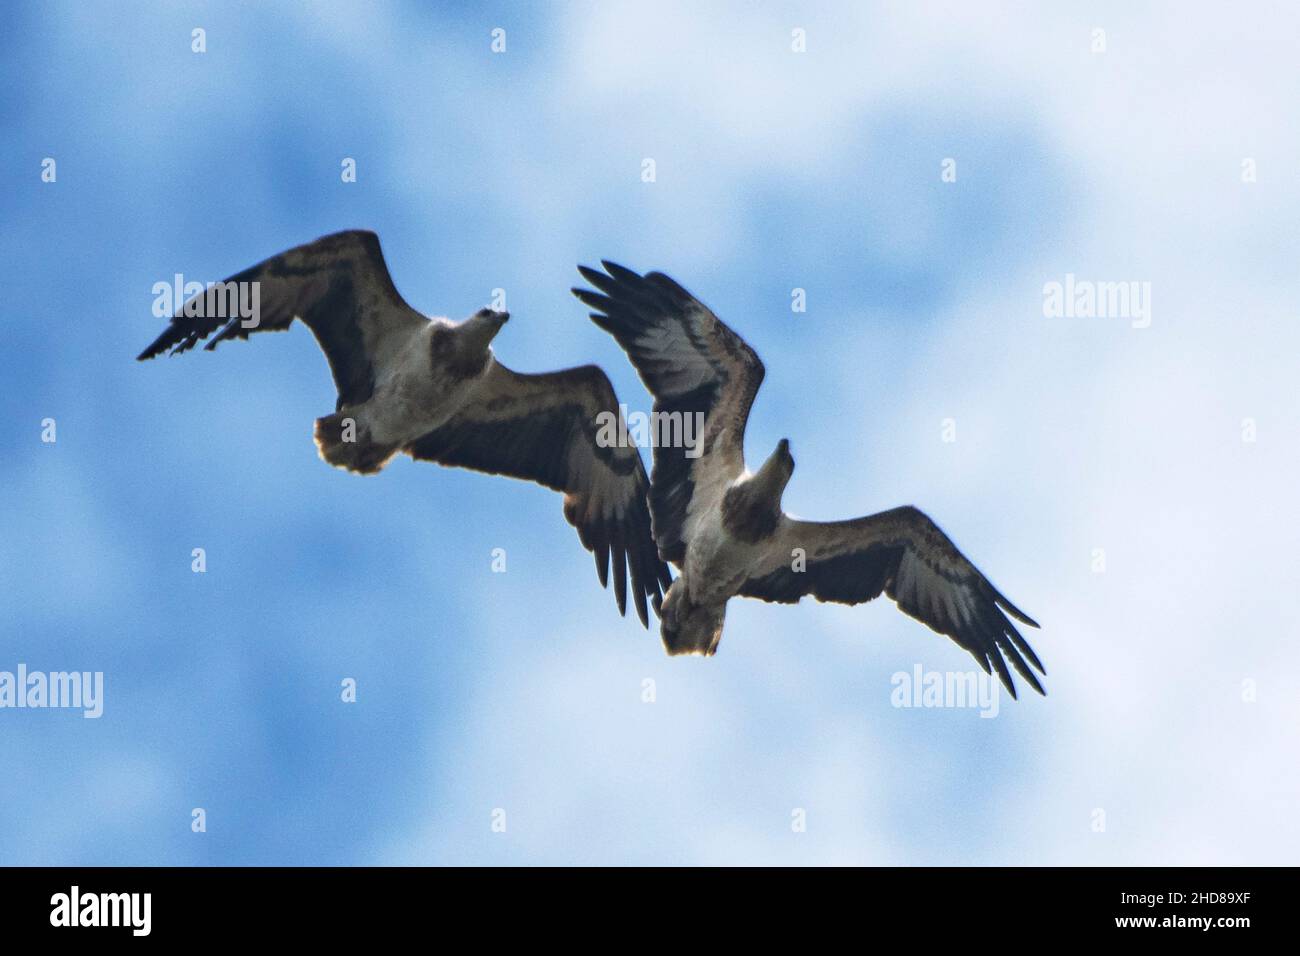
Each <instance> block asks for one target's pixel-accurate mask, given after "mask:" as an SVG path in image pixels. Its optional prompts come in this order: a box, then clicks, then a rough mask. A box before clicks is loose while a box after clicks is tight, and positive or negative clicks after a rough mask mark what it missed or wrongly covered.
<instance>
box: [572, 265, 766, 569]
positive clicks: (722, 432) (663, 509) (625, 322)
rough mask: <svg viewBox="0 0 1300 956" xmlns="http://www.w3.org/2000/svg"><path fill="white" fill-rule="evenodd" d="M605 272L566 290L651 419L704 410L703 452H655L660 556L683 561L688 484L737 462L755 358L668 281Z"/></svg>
mask: <svg viewBox="0 0 1300 956" xmlns="http://www.w3.org/2000/svg"><path fill="white" fill-rule="evenodd" d="M602 265H603V266H604V267H605V272H598V271H597V270H595V269H589V268H587V267H586V266H579V267H578V271H579V272H580V273H582V276H583V278H585V279H586V280H587V281H588V282H590V283H591V284H592V285H593V286H595V288H596V289H598V290H599V292H593V291H592V290H590V289H574V290H573V294H574V295H575V296H577V297H578V298H579V299H580V300H581V301H582V302H583V303H585V304H586V305H588V306H590V307H591V308H592V309H593V310H594V311H593V312H592V313H591V318H592V320H593V321H594V322H595V323H596V324H597V325H598V326H600V327H601V328H602V329H604V330H605V331H607V332H609V333H610V334H611V335H613V336H614V338H615V339H616V340H617V341H618V343H619V345H621V346H622V347H623V349H624V351H625V352H627V355H628V358H629V359H631V361H632V364H633V366H635V367H636V370H637V373H638V374H639V375H640V376H641V381H643V382H644V383H645V386H646V388H648V389H649V390H650V394H651V395H653V396H654V399H655V405H654V411H655V412H656V413H658V414H659V415H697V414H698V415H702V416H703V417H704V430H703V435H702V438H703V442H704V451H703V453H702V454H701V455H699V456H698V457H690V456H688V455H687V454H686V452H687V449H686V448H685V447H667V446H657V447H656V448H655V450H654V471H653V472H652V476H651V477H652V481H651V492H650V509H651V514H652V516H653V519H654V534H655V540H656V541H657V542H658V545H659V554H660V555H661V556H662V557H663V558H664V559H665V560H668V561H675V562H677V563H679V564H680V563H681V562H682V560H683V559H684V557H685V552H686V538H687V537H688V531H687V528H686V524H687V519H688V513H689V510H690V506H691V501H692V497H693V495H694V494H695V490H696V487H697V486H698V485H700V484H702V483H708V484H709V485H710V486H711V487H719V488H720V487H723V486H725V484H726V483H727V482H729V481H730V480H731V479H732V478H734V477H735V476H737V475H739V474H740V473H741V472H742V471H743V470H744V467H745V462H744V437H745V423H746V422H747V421H748V419H749V409H750V406H751V405H752V404H753V402H754V396H755V394H756V393H757V392H758V388H759V385H761V384H762V381H763V372H764V370H763V363H762V362H761V361H759V358H758V356H757V355H756V354H755V353H754V350H753V349H751V348H750V347H749V345H747V344H746V343H745V341H744V339H742V338H741V337H740V336H739V335H737V334H736V333H735V332H733V331H732V330H731V329H730V328H728V327H727V326H726V325H725V324H724V323H723V322H722V320H721V319H719V318H718V317H717V316H716V315H714V314H713V312H711V311H710V310H709V308H708V307H707V306H705V305H704V303H702V302H700V300H699V299H697V298H695V296H693V295H691V293H689V292H688V291H686V290H685V289H684V288H682V287H681V286H680V285H678V284H677V283H676V282H674V281H673V280H672V279H670V278H669V277H668V276H666V275H664V274H662V273H659V272H651V273H649V274H647V275H645V276H641V275H638V274H637V273H635V272H633V271H632V270H630V269H625V268H624V267H623V266H620V265H617V264H616V263H613V262H602Z"/></svg>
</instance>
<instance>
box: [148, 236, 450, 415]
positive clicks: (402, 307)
mask: <svg viewBox="0 0 1300 956" xmlns="http://www.w3.org/2000/svg"><path fill="white" fill-rule="evenodd" d="M241 284H246V285H244V286H243V290H242V292H241V291H240V286H241ZM254 289H255V292H254V291H253V290H254ZM232 295H242V301H243V302H244V303H245V304H253V303H255V304H256V306H257V310H256V314H255V315H254V316H253V317H252V318H245V317H244V316H242V315H241V314H239V312H238V309H236V308H234V303H235V301H236V300H235V299H233V298H232ZM295 318H298V319H302V321H303V322H304V323H305V324H306V325H307V327H308V328H310V329H311V331H312V334H313V335H315V336H316V341H317V342H318V343H319V344H320V347H321V351H323V352H324V353H325V357H326V358H327V359H329V363H330V371H332V372H333V373H334V384H335V385H336V386H337V387H338V393H339V400H338V407H339V408H340V409H341V408H343V406H345V405H357V404H360V403H361V402H364V401H365V400H366V399H368V398H369V397H370V393H371V391H372V390H373V389H374V368H375V366H376V365H382V364H384V361H385V359H386V358H387V356H388V355H389V353H390V350H395V349H398V348H400V347H401V345H402V344H403V343H404V342H405V341H406V339H407V337H408V336H409V335H410V334H411V333H412V332H414V331H416V330H418V329H419V328H420V327H422V326H423V325H424V324H425V323H426V322H427V321H428V320H427V319H426V318H425V317H424V316H422V315H420V313H419V312H417V311H415V310H414V309H412V308H411V307H410V306H409V305H407V304H406V302H405V301H404V300H403V299H402V297H401V296H400V295H399V294H398V292H397V289H396V287H394V285H393V280H392V278H391V277H390V276H389V274H388V267H387V266H386V265H385V264H384V255H383V252H382V251H381V250H380V248H379V237H378V236H376V235H375V234H374V233H373V232H366V231H362V230H353V231H350V232H338V233H334V234H333V235H329V236H325V237H324V238H321V239H317V240H316V241H315V242H310V243H307V244H306V245H303V246H297V247H295V248H293V249H290V250H288V251H287V252H282V253H280V254H279V255H278V256H272V257H271V258H270V259H267V260H266V261H265V262H261V263H259V264H257V265H255V266H253V267H252V268H251V269H245V270H244V271H243V272H241V273H239V274H238V275H234V276H231V277H230V278H229V279H226V280H224V282H220V283H216V284H214V285H212V286H211V287H209V288H208V289H207V290H205V291H204V292H200V293H198V294H197V295H195V296H193V297H192V298H191V299H189V300H188V301H187V302H186V303H185V304H184V305H183V306H182V307H181V308H180V309H178V310H177V312H176V315H175V316H174V317H173V318H172V320H171V324H170V325H168V326H167V328H166V329H164V330H163V333H162V334H161V335H159V336H158V338H156V339H155V340H154V341H153V344H151V345H150V346H149V347H148V348H147V349H145V350H144V351H143V352H141V353H140V355H139V356H138V358H139V359H140V360H141V361H143V360H145V359H151V358H153V357H154V356H155V355H159V354H161V353H162V352H166V351H168V350H170V352H171V354H173V355H175V354H177V353H179V352H184V351H187V350H188V349H190V348H193V347H194V345H195V344H197V343H198V342H200V341H202V340H203V339H206V338H207V337H208V336H209V335H211V334H212V333H213V332H217V335H216V337H215V338H213V339H212V341H211V342H209V343H208V344H207V346H206V348H207V349H209V350H211V349H213V348H215V347H216V345H217V343H218V342H222V341H224V340H226V339H232V338H239V339H246V338H248V336H249V335H250V334H251V333H253V332H264V331H270V332H278V331H283V330H284V329H287V328H288V327H289V326H290V325H291V324H292V322H293V320H294V319H295ZM218 330H220V331H218Z"/></svg>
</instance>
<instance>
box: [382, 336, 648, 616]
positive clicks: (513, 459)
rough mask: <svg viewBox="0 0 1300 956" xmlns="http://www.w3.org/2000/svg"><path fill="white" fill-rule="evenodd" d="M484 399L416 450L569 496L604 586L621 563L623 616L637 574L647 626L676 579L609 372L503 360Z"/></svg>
mask: <svg viewBox="0 0 1300 956" xmlns="http://www.w3.org/2000/svg"><path fill="white" fill-rule="evenodd" d="M476 398H477V400H476V401H472V402H470V403H469V405H468V406H467V407H466V408H464V409H462V410H461V411H460V412H458V413H457V414H456V415H455V417H453V418H452V419H451V420H450V421H449V422H447V423H446V424H445V425H443V426H441V427H440V428H436V429H434V430H433V431H431V432H429V433H428V434H426V435H424V436H423V437H421V438H419V439H417V440H416V441H414V442H412V443H411V444H410V445H409V446H408V447H407V448H406V451H407V453H408V454H409V455H410V456H411V457H412V458H416V459H423V460H428V461H436V462H438V463H439V464H442V465H454V466H458V467H462V468H472V469H475V470H476V471H485V472H489V473H491V474H496V475H509V476H510V477H512V478H523V479H526V480H528V481H535V482H537V483H539V484H542V485H545V486H546V487H547V488H553V489H555V490H556V491H562V492H564V517H565V518H567V519H568V520H569V523H570V524H572V525H573V526H574V527H575V528H577V530H578V537H579V538H580V539H581V540H582V543H583V546H584V547H586V548H587V549H588V550H589V551H591V552H592V553H593V554H594V555H595V558H596V572H597V574H598V575H599V576H600V583H601V585H602V586H607V584H608V578H609V565H610V562H611V560H612V562H613V566H614V595H615V598H616V600H617V601H618V609H619V612H620V613H623V614H626V613H627V577H628V576H629V575H630V577H631V579H632V600H633V602H634V604H635V606H636V611H637V616H638V617H640V619H641V623H642V624H646V625H647V626H648V622H649V618H648V616H647V614H646V598H647V597H648V598H649V599H650V603H651V604H652V605H653V606H654V608H655V611H656V612H658V610H659V602H660V599H661V598H662V592H663V590H665V589H666V588H667V587H668V585H669V584H670V583H671V581H672V578H671V576H670V575H669V573H668V567H667V565H665V564H664V563H663V562H662V561H660V560H659V557H658V555H657V554H656V552H655V544H654V538H653V537H652V536H651V533H650V512H649V508H648V506H647V499H646V495H647V492H648V491H649V482H648V481H647V480H646V473H645V466H644V465H643V464H642V463H641V455H640V452H638V451H637V449H636V448H635V447H632V446H626V445H618V444H616V443H610V442H608V441H607V440H606V439H607V438H608V437H609V436H610V434H613V435H615V436H617V435H618V434H620V433H621V430H620V429H618V427H617V424H616V423H617V422H618V421H619V406H618V399H617V398H616V397H615V395H614V389H613V386H611V385H610V382H609V379H608V377H606V375H605V373H604V372H602V371H601V370H600V369H599V368H597V367H596V366H594V365H585V366H583V367H581V368H574V369H568V370H566V371H563V372H551V373H549V374H545V375H522V374H520V373H518V372H512V371H511V370H510V369H508V368H506V367H504V366H503V365H500V364H499V363H496V362H495V361H494V363H493V365H492V367H491V368H490V370H489V372H488V378H487V379H486V381H484V382H483V384H482V385H481V386H480V390H479V391H478V392H477V394H476ZM610 415H612V416H613V418H612V419H609V418H606V417H605V416H610ZM611 421H612V422H613V423H615V424H614V425H613V427H610V428H606V429H604V433H602V427H603V426H604V425H606V424H607V423H609V422H611Z"/></svg>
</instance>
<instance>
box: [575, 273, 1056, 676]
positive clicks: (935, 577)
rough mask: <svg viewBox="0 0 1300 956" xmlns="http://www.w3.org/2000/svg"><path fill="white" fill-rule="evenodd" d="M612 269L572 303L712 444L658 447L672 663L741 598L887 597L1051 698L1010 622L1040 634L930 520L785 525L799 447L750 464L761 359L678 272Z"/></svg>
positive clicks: (657, 530)
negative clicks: (748, 442) (752, 467)
mask: <svg viewBox="0 0 1300 956" xmlns="http://www.w3.org/2000/svg"><path fill="white" fill-rule="evenodd" d="M602 264H603V265H604V267H605V271H604V272H600V271H598V270H596V269H590V268H587V267H585V266H579V272H580V273H581V274H582V276H583V278H584V279H586V280H587V282H589V283H590V284H591V285H592V286H593V287H594V289H574V290H573V294H574V295H576V296H577V297H578V298H579V299H580V300H581V301H582V302H583V303H585V304H586V305H587V306H588V307H589V308H591V309H592V310H594V311H593V312H592V315H591V318H592V319H593V320H594V321H595V323H596V324H597V325H598V326H599V327H600V328H602V329H604V330H605V331H607V332H609V333H610V334H611V335H613V336H614V338H615V339H616V340H617V341H618V343H619V345H621V346H622V347H623V350H624V351H625V352H626V353H627V355H628V358H629V359H631V361H632V364H633V365H634V366H635V367H636V370H637V372H638V374H639V375H640V376H641V380H642V381H643V382H644V383H645V386H646V388H648V389H649V390H650V393H651V395H653V396H654V400H655V405H654V411H655V412H656V413H659V414H661V415H662V414H667V415H673V414H681V415H682V416H686V415H692V416H702V419H700V420H702V421H703V423H704V424H703V434H702V436H701V437H702V441H699V442H697V443H696V445H695V447H693V448H692V449H690V450H691V451H692V452H693V453H694V455H695V457H692V456H691V455H688V454H687V451H688V449H686V448H684V447H669V446H667V445H656V447H655V449H654V468H653V470H652V472H651V481H650V514H651V523H652V528H653V531H654V538H655V541H656V542H657V545H658V548H659V557H661V558H662V559H664V560H665V561H671V562H672V563H673V564H675V565H677V567H678V568H679V569H680V574H679V575H678V577H677V579H676V580H675V581H673V583H672V585H671V587H669V588H668V591H667V593H666V594H665V596H664V600H663V606H662V609H661V612H660V617H661V625H660V634H661V636H662V637H663V642H664V646H665V647H666V648H667V649H668V653H669V654H704V655H710V654H713V653H714V652H715V651H716V650H717V649H718V641H719V640H720V639H721V638H722V627H723V621H724V619H725V617H726V611H727V601H728V600H730V599H731V598H732V597H735V596H740V597H752V598H758V599H760V600H763V601H776V602H780V603H783V604H794V603H797V602H798V601H799V600H800V599H801V598H802V597H804V596H805V595H812V596H813V597H814V598H816V599H817V600H819V601H834V602H837V603H840V604H861V603H864V602H866V601H870V600H872V599H873V598H876V597H879V596H880V595H881V594H882V593H883V594H887V595H888V596H889V597H890V598H892V599H893V601H894V602H895V603H896V604H897V605H898V607H899V609H900V610H902V611H903V612H905V613H906V614H908V615H910V616H911V617H914V618H916V619H917V620H918V621H920V622H921V623H923V624H925V625H927V626H929V627H930V628H931V629H932V630H934V631H937V632H938V633H940V634H944V635H946V636H948V637H950V638H952V640H953V641H955V642H956V643H957V644H958V645H960V646H961V647H963V648H965V649H966V650H967V651H969V652H970V653H971V654H972V655H973V656H974V658H975V660H976V661H978V662H979V664H980V666H981V667H982V668H983V669H984V672H985V673H986V674H991V673H992V671H991V670H990V666H992V667H993V668H996V670H997V673H998V677H999V678H1000V679H1001V681H1002V683H1003V684H1004V685H1005V686H1006V688H1007V690H1008V691H1010V693H1011V696H1012V697H1015V695H1016V687H1015V682H1014V681H1013V680H1012V678H1011V674H1010V672H1009V671H1008V669H1007V661H1010V662H1011V665H1012V666H1013V667H1014V668H1015V669H1016V671H1017V672H1018V673H1019V674H1020V676H1021V677H1022V678H1024V680H1025V681H1027V682H1028V683H1029V685H1030V686H1031V687H1033V688H1034V690H1036V691H1038V692H1039V693H1040V694H1042V693H1044V691H1043V686H1042V684H1041V683H1039V680H1038V678H1037V676H1036V675H1035V674H1034V668H1036V669H1037V670H1038V671H1039V672H1040V673H1042V674H1044V675H1045V674H1046V673H1047V672H1046V671H1045V670H1044V669H1043V665H1042V662H1040V661H1039V659H1038V655H1036V654H1035V653H1034V651H1033V648H1031V647H1030V646H1029V644H1028V642H1027V641H1026V640H1025V639H1024V638H1023V637H1022V636H1021V635H1020V632H1019V631H1017V630H1016V626H1015V624H1014V623H1013V622H1012V620H1011V618H1015V620H1017V621H1019V622H1021V623H1022V624H1027V625H1029V626H1030V627H1037V626H1038V625H1037V624H1036V623H1035V622H1034V621H1033V620H1032V619H1031V618H1030V617H1029V616H1028V615H1026V614H1025V613H1024V612H1023V611H1021V610H1020V609H1018V608H1017V607H1016V606H1015V605H1014V604H1012V603H1011V602H1010V601H1008V600H1007V599H1006V597H1004V596H1003V595H1002V593H1001V592H999V591H998V590H997V588H995V587H994V586H993V585H992V584H991V583H989V580H988V579H987V578H986V577H984V575H983V574H981V573H980V571H979V569H977V568H976V567H975V565H973V564H971V562H970V561H968V560H967V559H966V557H965V556H964V555H963V554H962V553H961V552H960V551H958V550H957V548H956V546H955V545H954V544H953V543H952V541H951V540H949V538H948V536H947V535H945V534H944V533H943V532H942V531H940V530H939V527H938V526H937V525H936V524H935V523H934V522H933V521H931V520H930V519H929V518H928V517H927V516H926V515H925V514H923V513H922V512H921V511H919V510H917V509H916V508H913V507H910V506H904V507H901V508H894V509H892V510H890V511H885V512H881V513H880V514H875V515H870V516H868V517H865V518H855V519H853V520H851V521H832V522H818V521H801V520H799V519H797V518H793V517H791V516H789V515H787V514H786V513H785V512H784V511H783V510H782V509H781V496H782V494H783V492H784V491H785V486H786V484H787V483H788V482H789V481H790V476H791V474H793V472H794V458H793V457H792V456H791V454H790V443H789V441H788V440H786V439H782V440H781V441H780V442H779V443H778V444H777V446H776V450H775V451H773V452H772V454H771V456H770V457H769V458H768V459H767V460H766V461H765V462H764V463H763V465H762V467H760V468H759V469H758V471H756V472H750V471H748V470H747V469H746V468H745V459H744V439H745V424H746V422H747V421H748V419H749V410H750V406H751V405H752V404H753V402H754V396H755V394H756V393H757V392H758V387H759V385H760V384H761V383H762V381H763V363H762V362H761V361H759V358H758V356H757V355H756V354H755V353H754V350H753V349H751V348H750V347H749V345H747V344H746V343H745V341H744V340H743V339H742V338H741V337H740V336H739V335H737V334H736V333H735V332H733V331H732V330H731V329H730V328H728V327H727V326H726V325H724V324H723V323H722V321H721V320H720V319H719V318H718V317H717V316H716V315H714V314H713V312H711V311H710V310H709V309H708V308H707V307H706V306H705V305H704V304H703V303H701V302H700V301H699V300H698V299H696V298H695V296H693V295H691V293H689V292H687V291H686V290H685V289H683V288H682V287H681V286H680V285H678V284H677V283H676V282H674V281H673V280H672V279H670V278H669V277H668V276H666V275H663V274H662V273H659V272H651V273H649V274H648V275H644V276H642V275H638V274H637V273H635V272H633V271H631V270H629V269H625V268H623V267H622V266H619V265H616V264H614V263H612V262H603V263H602ZM797 556H802V558H803V561H802V567H800V566H799V565H800V563H801V562H799V561H798V560H797ZM1008 615H1009V616H1008ZM1031 665H1032V667H1031Z"/></svg>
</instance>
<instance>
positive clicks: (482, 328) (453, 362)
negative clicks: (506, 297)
mask: <svg viewBox="0 0 1300 956" xmlns="http://www.w3.org/2000/svg"><path fill="white" fill-rule="evenodd" d="M509 318H510V313H509V312H496V311H493V310H492V309H479V310H478V311H477V312H475V313H474V314H473V315H471V316H470V317H469V318H468V319H466V320H465V321H464V322H461V323H460V324H459V325H439V326H438V327H436V328H434V330H433V333H432V337H431V339H430V349H431V351H432V354H433V365H434V368H446V369H449V370H451V371H452V372H454V373H456V374H459V375H473V374H476V373H478V372H480V371H482V369H483V366H484V365H486V364H487V360H488V348H489V346H490V345H491V344H492V340H493V339H494V338H496V335H497V333H498V332H500V331H501V326H503V325H505V324H506V321H507V320H508V319H509Z"/></svg>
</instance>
